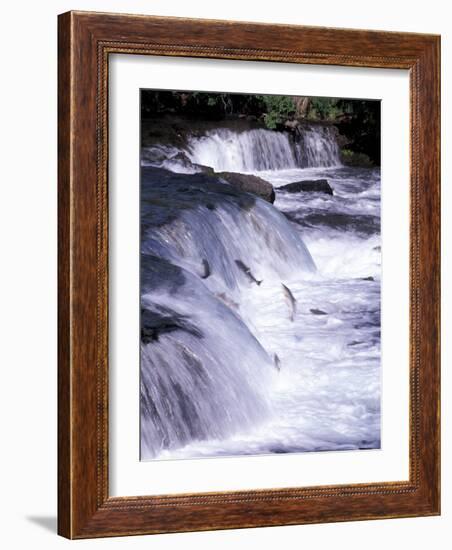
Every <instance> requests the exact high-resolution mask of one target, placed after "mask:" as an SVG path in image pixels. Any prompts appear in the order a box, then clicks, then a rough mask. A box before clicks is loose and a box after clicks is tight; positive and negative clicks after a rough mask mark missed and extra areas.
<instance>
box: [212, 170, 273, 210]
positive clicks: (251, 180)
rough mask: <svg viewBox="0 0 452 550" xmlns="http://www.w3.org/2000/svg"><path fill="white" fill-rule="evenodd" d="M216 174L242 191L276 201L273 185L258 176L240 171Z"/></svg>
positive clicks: (268, 200) (269, 200)
mask: <svg viewBox="0 0 452 550" xmlns="http://www.w3.org/2000/svg"><path fill="white" fill-rule="evenodd" d="M215 176H217V177H219V178H220V179H222V180H223V181H225V182H226V183H229V185H231V186H232V187H235V188H236V189H239V190H240V191H245V192H246V193H251V194H252V195H257V196H258V197H261V198H262V199H264V200H266V201H267V202H271V203H273V202H274V201H275V190H274V189H273V185H272V184H271V183H269V182H268V181H265V180H263V179H262V178H259V177H258V176H253V175H252V174H240V173H239V172H217V173H216V174H215Z"/></svg>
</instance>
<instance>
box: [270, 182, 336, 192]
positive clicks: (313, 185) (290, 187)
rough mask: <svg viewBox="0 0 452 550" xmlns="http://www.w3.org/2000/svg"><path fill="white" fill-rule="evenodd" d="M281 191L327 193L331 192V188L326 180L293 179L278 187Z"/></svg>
mask: <svg viewBox="0 0 452 550" xmlns="http://www.w3.org/2000/svg"><path fill="white" fill-rule="evenodd" d="M279 189H280V190H281V191H286V192H287V193H300V192H301V191H304V192H311V193H326V194H327V195H332V194H333V189H332V187H331V186H330V184H329V183H328V181H327V180H303V181H294V182H292V183H288V184H287V185H283V186H281V187H280V188H279Z"/></svg>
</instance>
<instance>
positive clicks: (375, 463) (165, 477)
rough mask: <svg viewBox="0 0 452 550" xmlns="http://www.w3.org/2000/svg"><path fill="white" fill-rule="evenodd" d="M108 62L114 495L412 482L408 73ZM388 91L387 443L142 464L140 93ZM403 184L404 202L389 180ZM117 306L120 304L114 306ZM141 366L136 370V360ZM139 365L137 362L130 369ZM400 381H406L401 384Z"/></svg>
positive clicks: (209, 62) (384, 207) (147, 59)
mask: <svg viewBox="0 0 452 550" xmlns="http://www.w3.org/2000/svg"><path fill="white" fill-rule="evenodd" d="M112 57H113V58H112V59H110V65H109V71H110V96H109V106H110V124H111V126H110V136H109V143H110V157H109V158H110V164H109V177H110V180H109V201H110V209H111V213H112V214H111V217H110V249H109V250H110V268H109V273H110V277H111V279H110V281H111V282H110V316H109V320H110V331H111V334H112V337H111V338H110V376H109V381H110V394H109V395H110V398H109V404H110V410H111V411H113V412H114V416H112V417H111V421H110V431H109V434H110V478H109V479H110V494H111V495H113V496H121V495H147V494H150V495H155V494H165V493H194V492H197V491H206V492H211V491H227V490H247V489H265V488H277V487H294V486H295V487H297V486H313V485H331V484H334V483H366V482H379V481H402V480H407V479H408V475H409V472H408V470H409V467H408V443H409V435H408V412H409V404H408V388H409V370H408V368H409V360H408V350H409V338H408V326H409V319H408V313H409V305H408V297H409V289H408V279H409V269H408V251H409V235H408V233H409V78H408V71H401V70H393V69H392V70H391V69H386V70H382V69H366V68H357V67H352V68H344V67H321V66H313V65H302V66H300V65H294V64H291V63H285V64H280V63H278V64H276V63H263V62H255V63H251V62H249V61H248V62H246V61H230V60H213V59H181V58H176V57H171V58H168V57H167V58H164V57H154V56H152V57H151V56H137V55H130V56H125V55H115V56H112ZM149 87H155V88H162V89H178V88H183V89H188V90H194V89H196V90H212V89H214V90H226V91H235V92H243V93H256V92H260V93H272V94H284V93H285V94H289V95H296V94H297V93H300V91H301V90H302V91H303V94H305V95H310V96H315V95H336V96H339V97H360V98H374V99H381V100H382V105H381V109H382V160H383V166H382V202H381V214H382V216H381V227H382V243H383V256H382V257H383V265H382V275H383V276H382V338H381V341H382V349H381V357H382V389H381V392H382V422H381V449H380V450H378V451H377V450H373V451H367V452H363V451H355V452H353V451H347V452H320V453H301V454H298V453H289V454H284V455H273V456H272V455H267V456H262V455H261V456H253V457H234V458H232V457H216V458H213V459H212V458H210V459H208V458H204V459H202V460H199V459H198V460H183V461H181V460H158V461H148V462H144V461H143V462H139V461H138V460H137V457H138V456H139V449H138V446H139V440H140V434H139V423H138V422H135V423H134V422H132V423H131V422H130V419H131V415H132V418H133V414H135V415H136V418H138V414H139V413H138V411H139V391H138V388H139V346H138V345H137V334H138V333H139V316H138V315H137V312H138V311H139V295H140V292H139V232H138V221H139V180H140V178H139V163H138V162H137V153H138V151H139V148H140V145H139V134H140V132H139V122H140V121H139V90H140V88H149ZM394 185H397V197H398V200H394V190H393V189H392V188H391V187H392V186H394ZM112 306H114V307H112ZM133 365H135V368H133ZM131 366H132V369H131ZM400 388H404V391H401V390H400Z"/></svg>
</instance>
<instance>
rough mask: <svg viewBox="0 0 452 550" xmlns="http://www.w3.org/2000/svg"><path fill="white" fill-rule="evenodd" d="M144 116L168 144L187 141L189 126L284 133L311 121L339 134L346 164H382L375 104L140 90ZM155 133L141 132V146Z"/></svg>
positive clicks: (357, 100)
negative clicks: (243, 127)
mask: <svg viewBox="0 0 452 550" xmlns="http://www.w3.org/2000/svg"><path fill="white" fill-rule="evenodd" d="M141 115H142V120H143V126H144V128H146V127H150V126H152V122H155V120H160V121H162V118H163V120H165V121H166V126H167V128H163V127H162V124H159V129H158V131H157V134H158V135H160V138H163V137H164V138H165V141H169V142H174V141H175V140H183V135H182V134H183V133H185V132H186V131H189V130H190V128H194V129H195V130H196V129H197V130H198V131H202V127H203V126H204V125H205V126H206V127H208V126H212V125H215V124H218V123H219V122H221V123H222V124H224V123H228V124H237V125H239V126H240V125H241V123H242V124H244V123H245V121H246V122H247V123H248V124H251V125H253V126H255V127H264V128H268V129H270V130H279V131H286V132H294V131H296V129H297V127H298V126H300V125H303V124H307V123H309V124H324V125H331V126H333V127H335V128H336V131H337V141H338V144H339V146H340V149H341V158H342V162H343V164H345V165H349V166H379V165H380V102H379V101H377V100H360V99H341V98H325V97H302V96H299V97H295V96H274V95H249V94H228V93H210V92H183V91H155V90H142V92H141ZM146 121H147V124H146ZM163 126H164V125H163ZM172 129H173V130H174V132H172ZM165 132H168V135H166V136H164V135H163V134H165ZM151 134H152V131H150V132H143V134H142V144H145V143H146V142H147V141H149V139H151V141H152V135H151ZM150 136H151V137H150Z"/></svg>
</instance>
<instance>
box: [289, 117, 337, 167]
mask: <svg viewBox="0 0 452 550" xmlns="http://www.w3.org/2000/svg"><path fill="white" fill-rule="evenodd" d="M297 133H298V140H297V144H296V158H297V164H298V166H299V167H301V168H314V167H328V166H340V164H341V161H340V152H339V146H338V144H337V141H336V135H335V133H334V130H333V128H332V127H331V126H320V125H316V126H303V127H299V128H298V129H297Z"/></svg>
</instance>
